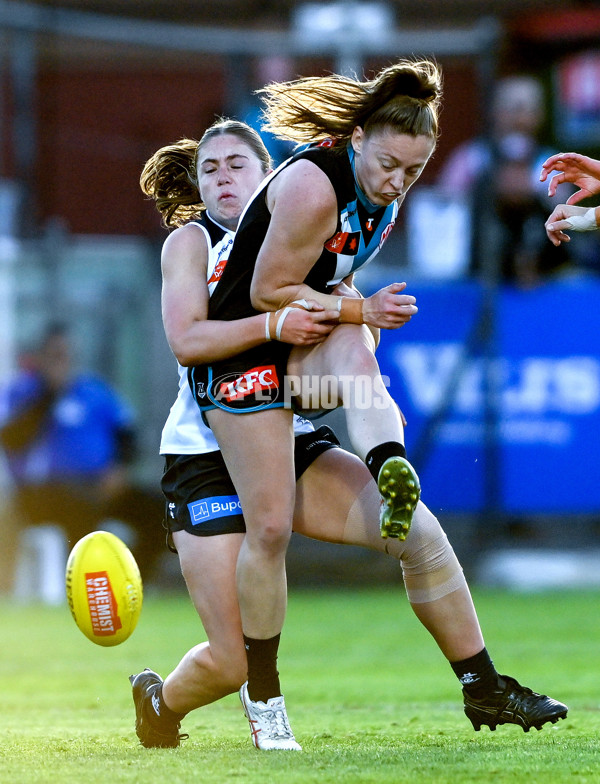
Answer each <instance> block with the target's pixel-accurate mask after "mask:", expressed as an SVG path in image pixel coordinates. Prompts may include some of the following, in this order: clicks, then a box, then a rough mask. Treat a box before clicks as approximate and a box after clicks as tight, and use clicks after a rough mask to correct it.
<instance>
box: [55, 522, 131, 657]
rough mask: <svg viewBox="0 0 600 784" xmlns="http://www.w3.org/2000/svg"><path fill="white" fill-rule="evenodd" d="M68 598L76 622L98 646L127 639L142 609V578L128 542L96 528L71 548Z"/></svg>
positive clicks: (68, 564) (68, 563)
mask: <svg viewBox="0 0 600 784" xmlns="http://www.w3.org/2000/svg"><path fill="white" fill-rule="evenodd" d="M66 588H67V599H68V602H69V607H70V609H71V615H72V616H73V618H74V620H75V623H76V624H77V626H79V628H80V629H81V631H82V632H83V633H84V634H85V636H86V637H87V638H88V639H90V640H91V641H92V642H95V643H97V644H98V645H104V646H111V645H119V643H122V642H124V641H125V640H126V639H127V638H128V637H129V636H130V635H131V634H132V632H133V630H134V629H135V627H136V625H137V622H138V619H139V617H140V612H141V611H142V594H143V591H142V578H141V577H140V570H139V569H138V565H137V563H136V561H135V558H134V557H133V555H132V553H131V551H130V550H129V548H128V547H127V545H126V544H125V543H124V542H123V541H121V539H119V537H118V536H115V535H114V534H111V533H109V532H108V531H94V532H93V533H91V534H88V535H87V536H84V537H83V539H80V540H79V541H78V542H77V544H76V545H75V546H74V547H73V549H72V550H71V553H70V555H69V559H68V561H67V570H66Z"/></svg>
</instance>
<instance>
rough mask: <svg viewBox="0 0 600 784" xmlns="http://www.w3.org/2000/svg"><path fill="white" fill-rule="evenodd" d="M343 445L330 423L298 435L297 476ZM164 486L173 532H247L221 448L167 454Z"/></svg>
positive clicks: (296, 443)
mask: <svg viewBox="0 0 600 784" xmlns="http://www.w3.org/2000/svg"><path fill="white" fill-rule="evenodd" d="M339 445H340V442H339V441H338V439H337V438H336V435H335V433H334V432H333V430H332V429H331V428H330V427H327V425H323V427H320V428H319V429H318V430H315V431H314V432H310V433H302V434H300V435H299V436H296V438H295V450H294V458H295V469H296V480H298V479H300V477H301V476H302V474H303V473H304V472H305V471H306V469H307V468H308V467H309V466H310V465H311V463H313V462H314V461H315V460H316V459H317V457H318V456H319V455H321V454H322V453H323V452H326V451H327V450H328V449H332V448H333V447H339ZM161 488H162V491H163V493H164V496H165V499H166V513H165V514H166V522H167V528H168V529H169V531H170V532H173V531H187V532H188V533H190V534H194V536H215V535H217V534H235V533H242V534H243V533H245V531H246V526H245V523H244V517H243V514H242V508H241V505H240V499H239V498H238V495H237V493H236V491H235V488H234V486H233V482H232V481H231V478H230V476H229V472H228V471H227V467H226V466H225V461H224V460H223V457H222V455H221V453H220V452H208V453H207V454H204V455H165V471H164V474H163V477H162V481H161Z"/></svg>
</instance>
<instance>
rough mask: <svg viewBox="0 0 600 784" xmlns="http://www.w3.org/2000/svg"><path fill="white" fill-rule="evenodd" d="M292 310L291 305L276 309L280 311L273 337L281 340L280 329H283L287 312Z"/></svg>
mask: <svg viewBox="0 0 600 784" xmlns="http://www.w3.org/2000/svg"><path fill="white" fill-rule="evenodd" d="M291 311H292V306H291V305H288V306H287V308H284V309H283V310H282V311H277V312H278V313H281V315H280V316H279V318H278V319H277V326H276V327H275V339H276V340H281V330H282V329H283V322H284V321H285V320H286V318H287V317H288V314H289V313H290V312H291Z"/></svg>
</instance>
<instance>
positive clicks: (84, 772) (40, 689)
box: [0, 587, 600, 784]
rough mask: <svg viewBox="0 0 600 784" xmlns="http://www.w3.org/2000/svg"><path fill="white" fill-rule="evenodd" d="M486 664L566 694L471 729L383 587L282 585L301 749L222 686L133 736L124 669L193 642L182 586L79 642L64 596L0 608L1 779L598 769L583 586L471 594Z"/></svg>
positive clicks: (598, 717)
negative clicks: (519, 718)
mask: <svg viewBox="0 0 600 784" xmlns="http://www.w3.org/2000/svg"><path fill="white" fill-rule="evenodd" d="M475 600H476V604H477V606H478V610H479V614H480V618H481V621H482V625H483V626H484V631H485V634H486V639H487V644H488V648H489V650H490V652H491V653H492V656H493V658H494V660H495V663H496V665H497V667H498V669H499V671H500V672H507V673H510V674H511V675H513V676H515V677H517V678H518V679H519V680H521V682H522V683H524V684H526V685H529V686H531V687H532V688H534V689H535V690H536V691H542V692H547V693H550V694H551V695H552V696H554V697H556V698H558V699H561V700H562V701H564V702H566V703H567V704H568V705H569V707H570V712H569V716H568V717H567V719H566V721H560V722H558V723H557V724H555V725H546V727H545V728H544V730H543V731H542V732H536V731H535V730H532V731H531V732H529V733H528V734H525V733H523V731H522V730H521V729H519V728H518V727H514V726H505V727H499V728H498V730H497V731H496V732H494V733H491V732H489V730H488V729H487V728H484V729H482V730H481V732H479V733H475V732H474V731H473V730H472V728H471V725H470V723H469V722H468V720H467V719H466V717H465V716H464V714H463V711H462V702H461V697H460V690H459V685H458V683H457V681H456V680H455V677H454V675H453V673H452V671H451V669H450V667H449V666H448V664H447V663H446V662H445V660H444V659H443V658H442V656H441V654H439V652H438V651H437V648H436V647H435V645H434V644H433V642H432V641H431V640H430V638H429V636H428V635H427V633H426V632H425V631H424V630H423V629H422V628H421V627H420V626H419V624H418V623H417V621H416V619H415V618H414V616H413V615H412V613H411V611H410V608H409V606H408V604H407V603H406V599H405V597H404V595H403V593H401V592H399V590H398V589H396V588H393V587H392V588H387V589H376V590H368V591H362V592H355V591H353V592H350V591H348V592H332V591H327V592H322V593H313V592H294V593H292V594H291V596H290V603H289V612H288V619H287V623H286V627H285V631H284V635H283V640H282V647H281V653H280V669H281V672H282V683H283V687H284V693H285V696H286V702H287V704H288V709H289V713H290V717H291V722H292V726H293V728H294V731H295V734H296V737H297V738H298V740H299V741H300V742H301V743H302V745H303V747H304V751H303V752H302V753H271V754H269V753H260V752H258V751H256V750H255V749H254V748H253V747H252V745H251V742H250V736H249V731H248V725H247V722H246V720H245V718H244V717H243V714H242V711H241V708H240V705H239V700H238V698H237V696H236V695H232V696H230V697H228V698H227V699H225V700H223V701H221V702H220V703H217V704H215V705H211V706H209V707H207V708H203V709H202V710H200V711H197V712H196V713H193V714H191V715H190V716H188V717H187V718H186V719H185V720H184V723H183V727H182V730H185V731H186V732H188V733H189V734H190V738H189V740H187V741H185V742H184V743H183V744H182V746H181V747H180V748H179V749H164V750H163V749H150V750H147V749H143V748H142V747H141V746H139V745H138V744H137V739H136V737H135V734H134V730H133V723H134V719H133V716H134V711H133V704H132V702H131V692H130V687H129V683H128V681H127V676H128V675H129V674H130V673H132V672H137V671H139V670H140V669H142V668H143V667H144V666H150V667H152V668H153V669H156V670H157V671H159V672H160V673H161V674H163V675H165V674H166V673H167V672H168V671H169V670H170V668H172V667H173V666H174V665H175V663H176V662H177V660H178V658H179V656H180V654H182V653H183V652H184V651H185V650H186V649H187V648H189V647H191V646H192V645H193V644H195V643H196V642H197V641H199V640H200V639H201V630H200V629H199V626H198V622H197V621H196V619H195V615H194V612H193V610H192V608H191V605H190V604H189V602H188V600H187V598H186V597H184V596H175V597H170V598H165V599H158V598H155V597H153V596H149V597H147V598H146V600H145V606H144V609H143V611H142V616H141V619H140V623H139V625H138V628H137V629H136V631H135V633H134V635H133V636H132V637H131V638H130V639H129V640H127V641H126V642H125V643H123V644H122V645H120V646H118V647H116V648H101V647H98V646H96V645H94V644H93V643H91V642H89V641H88V640H87V639H86V638H85V637H84V636H83V635H82V634H81V632H80V631H79V630H78V629H77V627H76V626H75V624H74V623H73V621H72V619H71V617H70V615H69V612H68V610H67V608H66V606H65V607H58V608H49V607H39V606H17V605H14V604H8V603H4V604H0V629H1V638H0V640H1V641H0V672H1V683H2V689H1V695H0V782H2V784H4V783H5V782H11V784H45V782H52V783H53V784H54V783H55V782H61V784H62V783H63V782H65V783H66V784H71V783H72V782H77V784H79V782H82V784H83V783H85V784H96V782H98V783H99V782H107V784H108V783H110V784H112V782H144V783H145V782H152V783H153V784H154V782H163V781H166V782H169V784H179V782H182V783H187V782H190V784H192V782H193V783H194V784H196V782H198V784H200V782H202V783H204V782H210V783H211V784H212V783H213V782H214V783H215V784H221V783H223V784H228V783H229V782H237V783H240V784H259V783H260V784H266V783H267V782H273V783H274V784H280V782H281V784H283V783H284V782H285V784H310V783H311V782H320V784H329V783H330V782H335V783H336V784H338V783H339V782H344V784H354V783H355V782H373V784H392V782H393V783H394V784H398V783H403V782H411V784H412V783H413V782H415V783H416V782H418V783H419V784H429V783H430V782H432V783H433V782H435V784H462V782H477V784H488V782H501V783H505V782H506V784H508V783H510V784H515V782H528V783H529V784H537V783H538V782H539V783H541V782H543V784H548V782H550V781H552V782H557V784H563V783H564V782H578V783H581V784H584V782H600V672H599V666H598V658H599V652H600V624H599V623H598V615H599V607H600V594H599V593H563V594H534V595H519V594H509V593H501V592H482V591H478V592H476V593H475Z"/></svg>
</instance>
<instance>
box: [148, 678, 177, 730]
mask: <svg viewBox="0 0 600 784" xmlns="http://www.w3.org/2000/svg"><path fill="white" fill-rule="evenodd" d="M162 687H163V685H162V683H161V684H159V686H158V688H157V689H156V691H155V692H154V694H153V696H152V700H151V706H152V708H151V711H150V714H151V719H153V718H156V721H154V722H153V723H157V721H160V720H162V721H167V722H169V724H178V723H179V722H180V721H181V720H182V719H183V718H184V716H185V713H176V712H175V711H172V710H171V708H169V707H168V706H167V704H166V703H165V698H164V697H163V693H162ZM152 714H154V716H152Z"/></svg>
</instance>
